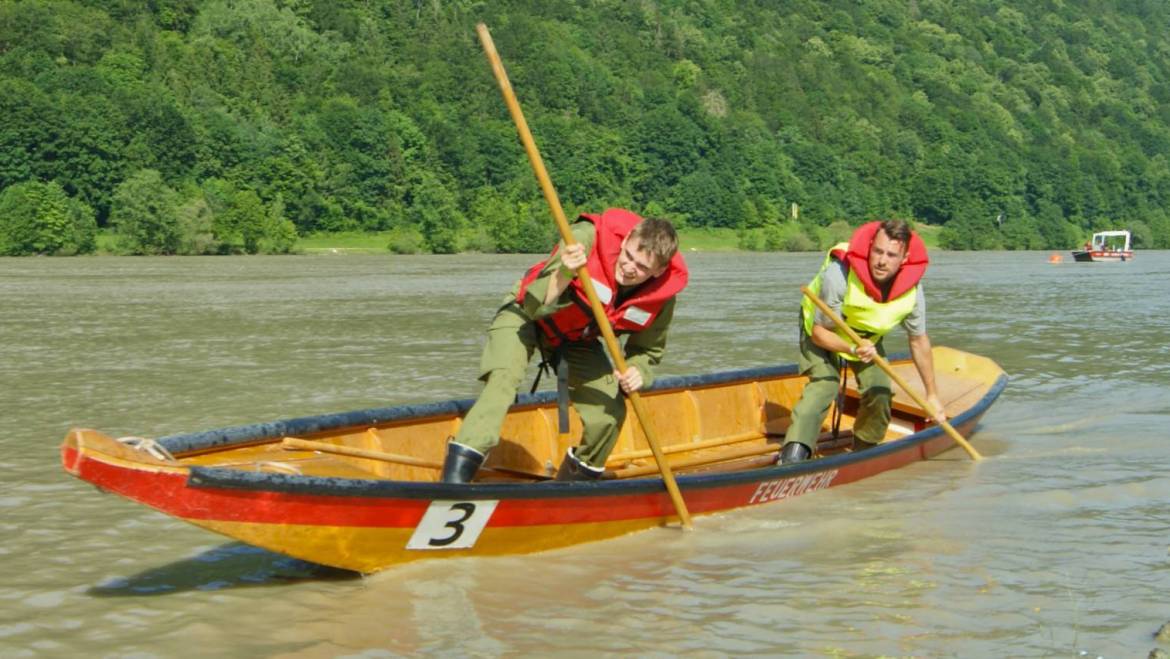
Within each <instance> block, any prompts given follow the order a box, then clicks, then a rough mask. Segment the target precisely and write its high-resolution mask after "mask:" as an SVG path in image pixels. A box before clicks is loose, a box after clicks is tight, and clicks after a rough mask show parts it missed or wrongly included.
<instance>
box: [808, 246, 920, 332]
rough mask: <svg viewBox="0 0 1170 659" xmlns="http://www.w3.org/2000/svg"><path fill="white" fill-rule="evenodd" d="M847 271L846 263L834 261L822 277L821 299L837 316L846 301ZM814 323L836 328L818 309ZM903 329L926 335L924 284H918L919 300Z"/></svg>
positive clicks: (904, 322) (907, 317)
mask: <svg viewBox="0 0 1170 659" xmlns="http://www.w3.org/2000/svg"><path fill="white" fill-rule="evenodd" d="M846 270H847V268H846V267H845V264H844V263H842V262H840V261H838V260H836V259H833V260H832V261H830V262H829V265H828V267H827V268H825V274H824V275H823V276H822V277H821V295H820V297H821V299H822V300H824V301H825V304H827V305H829V308H830V309H832V310H833V311H835V312H837V315H841V303H842V302H843V301H844V300H845V286H846V281H845V278H846ZM814 322H815V323H816V324H817V325H820V326H822V327H828V328H833V327H834V325H833V321H831V320H829V319H828V318H827V317H826V316H825V315H824V314H823V313H821V310H820V309H817V316H816V319H815V320H814ZM902 328H903V329H905V330H906V333H907V334H909V335H910V336H921V335H923V334H926V297H925V296H923V294H922V282H918V299H917V300H915V302H914V310H913V311H911V312H910V315H909V316H906V318H905V319H903V320H902Z"/></svg>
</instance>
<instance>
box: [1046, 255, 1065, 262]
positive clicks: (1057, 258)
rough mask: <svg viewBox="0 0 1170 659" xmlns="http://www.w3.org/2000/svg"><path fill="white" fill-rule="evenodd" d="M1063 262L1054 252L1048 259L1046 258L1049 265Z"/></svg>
mask: <svg viewBox="0 0 1170 659" xmlns="http://www.w3.org/2000/svg"><path fill="white" fill-rule="evenodd" d="M1063 260H1064V259H1063V258H1062V257H1061V256H1060V254H1057V253H1056V252H1053V253H1052V254H1051V255H1050V256H1049V257H1048V262H1049V263H1060V262H1061V261H1063Z"/></svg>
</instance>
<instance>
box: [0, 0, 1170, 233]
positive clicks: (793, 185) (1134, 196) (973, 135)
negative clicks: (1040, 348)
mask: <svg viewBox="0 0 1170 659" xmlns="http://www.w3.org/2000/svg"><path fill="white" fill-rule="evenodd" d="M477 21H484V22H486V23H487V24H488V25H489V27H490V28H491V29H492V34H493V37H494V39H495V42H496V45H497V48H498V49H499V51H500V53H501V56H502V57H503V60H504V63H505V66H506V67H507V68H508V72H509V75H510V77H511V80H512V84H513V86H514V87H515V88H516V91H517V93H518V96H519V98H520V101H521V103H522V105H523V107H524V111H525V115H526V117H527V119H528V122H529V124H530V126H531V127H532V130H533V133H534V135H535V137H536V139H537V142H538V143H539V145H540V148H541V152H542V155H543V156H544V159H545V161H546V164H547V165H548V168H549V171H550V173H551V175H552V178H553V180H554V182H555V183H556V186H557V189H558V192H559V193H560V196H561V200H562V203H563V204H564V206H565V208H566V211H567V212H568V213H569V214H570V215H572V214H574V213H576V212H580V211H591V212H596V211H599V210H601V209H602V208H605V207H607V206H614V205H617V206H626V207H630V208H633V209H635V210H637V211H639V212H641V213H643V214H652V215H664V216H667V217H670V218H672V219H674V220H675V221H676V222H677V223H679V224H680V225H681V226H683V227H685V228H686V230H687V231H688V232H693V233H690V234H689V235H692V236H702V235H703V233H702V232H703V231H712V232H719V235H722V236H726V235H728V233H730V234H734V236H735V247H736V248H738V249H761V250H809V249H821V248H823V247H825V246H826V245H827V244H828V243H831V242H832V241H835V240H837V239H839V238H840V237H841V236H843V235H848V231H849V228H850V227H853V226H856V225H857V224H859V223H860V222H863V221H866V220H869V219H874V218H879V217H901V218H906V219H912V220H914V221H917V222H920V223H922V224H923V226H925V227H929V228H930V229H932V230H933V231H935V232H936V234H937V240H938V244H939V245H941V246H942V247H946V248H951V249H1064V248H1071V247H1073V246H1075V245H1078V244H1080V242H1081V241H1083V239H1084V238H1085V237H1086V236H1087V235H1088V233H1090V232H1091V231H1093V230H1097V229H1103V228H1123V227H1124V228H1129V229H1131V230H1132V231H1133V232H1134V238H1135V242H1136V244H1137V246H1138V247H1147V248H1149V247H1159V248H1166V247H1170V216H1168V214H1167V210H1166V209H1167V208H1170V162H1168V160H1167V158H1168V157H1170V33H1168V32H1167V31H1166V30H1165V29H1164V28H1165V26H1166V25H1168V24H1170V5H1168V4H1167V3H1165V2H1161V1H1154V0H1136V1H1132V2H1105V3H1101V2H1090V1H1089V0H1066V1H1065V2H1061V3H1016V4H1013V5H1004V4H1003V3H1000V2H993V1H991V0H974V1H972V2H964V3H947V2H939V1H937V0H912V1H910V2H905V1H902V0H898V1H894V0H862V1H861V2H857V1H855V0H830V1H827V2H823V1H813V0H793V1H791V2H783V3H772V2H735V3H731V2H725V1H719V0H693V1H689V2H674V1H668V0H645V1H643V2H610V1H606V2H591V3H540V2H521V1H500V2H491V3H484V2H476V1H467V0H447V1H443V2H440V1H438V0H436V1H434V2H411V3H405V2H392V1H388V0H375V1H373V2H356V1H348V0H336V1H329V2H325V1H323V0H232V1H228V0H154V1H152V2H149V3H133V2H128V1H126V0H86V1H81V0H76V1H68V0H22V1H20V2H6V3H2V4H0V116H2V117H3V118H4V120H3V123H0V254H10V255H15V254H74V253H86V252H90V251H93V250H95V249H97V247H98V243H99V241H98V240H97V239H96V236H98V235H99V231H100V232H101V233H100V235H102V236H106V235H109V236H112V238H111V239H110V240H104V239H103V240H102V241H100V242H102V244H103V245H109V249H110V250H112V251H116V252H119V253H160V254H198V253H257V252H264V253H283V252H289V251H294V250H297V249H299V248H298V244H301V245H310V244H312V240H313V238H312V236H315V235H321V234H323V233H328V234H329V235H334V236H337V235H353V236H357V235H368V236H373V237H374V238H373V240H375V241H376V242H380V243H382V244H381V248H382V249H390V250H392V251H395V252H400V253H414V252H436V253H450V252H457V251H482V252H493V251H498V252H544V251H546V250H547V249H548V247H549V245H550V244H551V242H552V240H553V239H554V235H555V234H554V232H553V229H552V223H551V222H550V221H549V212H548V208H547V205H546V204H545V202H544V199H543V197H542V196H541V194H540V191H539V189H538V187H537V186H536V184H535V181H534V179H533V176H532V172H531V170H530V168H529V165H528V162H527V160H526V158H525V155H524V153H523V150H522V149H521V148H520V146H519V144H518V140H517V138H516V131H515V128H514V127H513V125H512V123H511V121H510V119H509V117H508V115H507V112H506V110H505V108H504V105H503V102H502V101H501V99H500V95H499V92H498V90H497V89H496V87H495V82H494V80H493V79H492V77H491V74H490V71H489V68H488V65H487V63H486V61H485V60H484V57H483V54H482V52H481V49H480V46H479V44H478V42H477V41H476V39H475V34H474V29H473V26H474V24H475V23H476V22H477ZM361 240H366V239H364V238H363V239H361ZM720 244H723V243H720ZM307 249H312V248H311V247H309V248H307Z"/></svg>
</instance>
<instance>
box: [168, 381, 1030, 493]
mask: <svg viewBox="0 0 1170 659" xmlns="http://www.w3.org/2000/svg"><path fill="white" fill-rule="evenodd" d="M780 368H784V367H780ZM761 370H767V371H773V368H771V367H770V368H767V369H747V370H746V371H729V372H726V373H720V374H712V375H726V374H732V373H744V372H753V373H756V372H759V371H761ZM785 370H790V369H785ZM773 372H774V371H773ZM705 377H708V376H687V377H685V378H679V379H693V378H700V379H701V378H705ZM1008 380H1009V378H1008V376H1007V374H1005V373H1001V374H1000V375H999V376H998V377H997V378H996V380H995V382H994V383H993V384H992V385H991V387H990V388H989V389H988V390H987V392H986V393H985V394H984V395H983V396H982V397H981V398H980V399H979V400H978V401H977V402H976V403H975V404H973V405H972V406H971V407H969V408H968V409H966V410H964V411H963V412H961V413H960V414H958V415H957V416H955V417H953V418H952V419H950V423H951V424H952V425H954V426H962V425H964V424H966V423H967V422H969V421H971V420H973V419H978V417H979V416H981V415H982V414H983V413H984V412H986V411H987V409H988V408H989V407H990V406H991V404H992V403H993V402H994V401H995V400H996V399H997V398H998V397H999V395H1000V394H1001V393H1002V391H1003V390H1004V388H1006V386H1007V383H1008ZM676 382H677V381H676V380H674V379H671V381H669V382H664V383H663V385H664V388H670V387H667V386H666V385H675V384H676ZM550 397H551V396H550ZM941 434H943V430H942V428H941V427H940V426H937V425H934V426H930V427H928V428H924V429H923V430H920V431H918V432H915V433H912V434H910V435H907V436H905V437H902V438H899V439H897V440H894V441H890V442H885V443H883V444H880V445H878V446H876V447H874V448H871V449H869V450H866V451H864V452H862V453H853V452H845V453H839V454H837V455H832V456H827V457H823V458H818V459H815V460H808V461H805V462H800V463H797V464H789V465H782V464H774V465H771V466H766V467H754V468H748V469H744V470H737V471H729V472H714V473H694V474H686V473H682V474H676V476H675V478H676V480H677V481H678V484H679V487H680V489H682V490H684V491H686V490H706V489H711V488H718V487H728V486H736V485H743V484H747V483H754V482H760V481H765V480H776V479H782V478H792V477H798V476H802V475H805V474H810V473H816V472H822V471H829V470H832V469H838V468H841V467H845V466H848V465H851V464H854V463H860V462H865V461H870V460H875V459H878V458H882V457H884V456H887V455H891V454H894V453H900V452H902V451H906V450H912V449H914V448H916V447H918V446H920V445H922V444H924V443H926V442H928V441H931V440H933V439H935V438H936V437H938V436H939V435H941ZM187 485H188V486H189V487H193V488H198V489H202V488H211V489H231V490H243V491H267V492H274V493H281V494H292V495H301V496H328V497H364V498H374V499H380V498H387V499H389V498H400V499H428V500H448V499H450V500H461V501H468V500H481V499H511V500H527V499H554V498H577V497H600V496H624V495H632V494H645V493H653V492H664V491H665V484H664V483H663V481H662V479H661V478H656V477H654V476H648V477H641V478H631V479H612V480H601V481H572V482H569V481H566V482H558V481H546V482H541V483H470V484H451V483H439V482H419V481H393V480H385V479H375V478H369V479H355V478H340V477H322V476H304V475H296V474H283V473H274V472H251V471H240V470H238V469H229V468H223V467H199V466H193V467H191V468H190V471H189V475H188V479H187Z"/></svg>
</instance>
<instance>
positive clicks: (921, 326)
mask: <svg viewBox="0 0 1170 659" xmlns="http://www.w3.org/2000/svg"><path fill="white" fill-rule="evenodd" d="M928 262H929V259H928V258H927V256H926V246H925V245H924V244H923V243H922V239H921V238H919V237H918V235H917V234H915V233H914V232H913V231H911V230H910V227H909V226H908V225H907V224H906V223H905V222H903V221H901V220H886V221H884V222H869V223H867V224H864V225H862V226H861V227H859V228H858V229H857V230H856V231H855V232H854V233H853V236H852V237H851V238H850V239H849V242H848V243H840V244H838V245H835V246H833V247H832V248H831V249H830V250H829V254H828V255H827V256H826V257H825V261H824V263H823V264H822V265H821V269H820V272H818V273H817V276H816V277H815V278H814V279H813V280H812V283H810V284H809V286H808V288H809V290H811V291H812V292H813V293H815V294H817V295H818V296H819V297H820V298H821V299H822V300H824V302H825V303H826V304H827V305H828V306H829V307H830V308H831V309H833V311H836V312H837V314H838V315H839V316H840V317H841V318H842V319H843V320H844V321H845V322H846V324H848V325H849V326H850V327H851V328H853V330H854V331H855V332H857V333H858V335H860V336H861V337H862V338H863V339H864V340H863V341H862V343H861V345H857V346H855V345H853V343H852V342H851V341H850V340H849V339H848V335H847V334H846V333H845V332H844V330H840V329H838V328H836V326H835V325H833V322H832V321H831V320H829V319H828V318H827V317H825V316H824V314H822V313H821V312H820V311H819V310H818V309H817V307H816V305H815V304H813V301H812V300H809V299H807V298H803V299H802V300H801V305H800V321H801V322H800V361H799V364H800V369H801V372H802V373H804V374H806V375H808V378H809V381H808V384H807V385H805V388H804V392H803V393H802V394H801V396H800V400H799V401H798V402H797V403H796V405H795V406H794V407H793V409H792V425H790V426H789V427H788V432H787V433H786V434H785V437H784V446H783V448H782V449H781V451H780V462H782V463H785V464H787V463H793V462H801V461H804V460H807V459H809V458H810V457H812V455H813V453H814V452H815V447H816V442H817V436H818V435H820V432H821V426H822V424H823V423H824V421H825V415H826V414H828V411H829V405H830V404H831V403H832V402H833V400H834V398H835V397H836V395H837V390H838V386H839V376H840V374H841V373H840V372H841V369H844V368H846V367H847V365H852V367H853V371H854V374H855V375H856V376H857V380H858V383H859V389H860V392H861V401H860V403H859V410H858V413H857V419H856V421H855V423H854V424H853V450H854V451H860V450H864V449H867V448H870V447H873V446H876V445H877V444H878V443H880V442H881V441H882V438H883V437H884V436H885V434H886V428H887V427H888V426H889V423H890V402H891V400H892V398H893V391H892V390H891V386H890V378H889V376H888V375H886V374H885V372H884V371H882V370H881V368H879V367H878V366H877V364H875V363H874V361H873V360H874V356H875V355H881V356H883V357H884V356H885V354H886V353H885V349H884V348H883V347H882V337H884V336H885V335H886V333H888V332H889V331H890V330H892V329H894V328H895V327H897V326H898V325H901V326H902V328H903V329H905V330H906V334H907V335H908V337H909V343H910V356H911V358H912V360H913V362H914V366H915V368H916V369H917V370H918V374H919V376H920V377H921V378H922V383H923V385H924V386H925V388H926V400H927V402H929V403H930V404H931V405H933V406H934V407H935V409H936V410H939V414H940V418H939V420H942V419H944V418H945V416H944V415H943V414H942V411H941V410H942V404H941V402H940V401H939V398H938V391H937V390H936V388H935V380H934V358H933V356H932V354H931V347H930V338H929V337H928V336H927V334H926V301H925V298H924V297H923V293H922V283H921V280H922V275H923V274H924V273H925V272H926V265H927V263H928Z"/></svg>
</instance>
